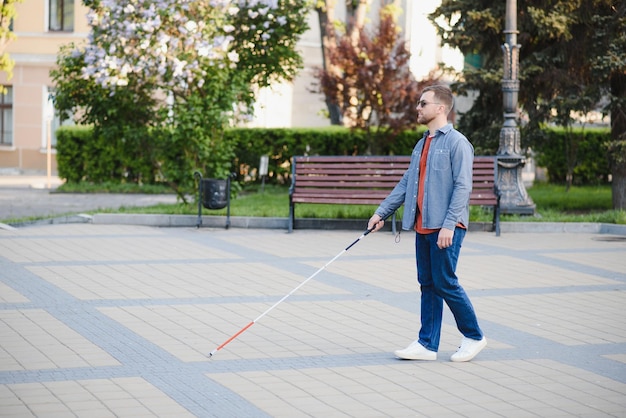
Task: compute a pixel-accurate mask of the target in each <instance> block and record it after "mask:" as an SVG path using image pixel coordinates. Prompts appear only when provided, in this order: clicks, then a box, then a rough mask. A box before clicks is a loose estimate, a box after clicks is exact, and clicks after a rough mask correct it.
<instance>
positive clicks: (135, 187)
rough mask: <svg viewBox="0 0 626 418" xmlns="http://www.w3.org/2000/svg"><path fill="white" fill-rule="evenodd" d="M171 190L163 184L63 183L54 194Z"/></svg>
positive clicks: (145, 192) (162, 191)
mask: <svg viewBox="0 0 626 418" xmlns="http://www.w3.org/2000/svg"><path fill="white" fill-rule="evenodd" d="M171 191H172V189H171V188H170V187H169V186H167V185H165V184H134V183H122V184H120V183H99V184H94V183H88V182H83V183H69V184H68V183H64V184H62V185H60V186H59V187H58V188H57V189H56V191H55V192H54V193H143V194H163V193H171Z"/></svg>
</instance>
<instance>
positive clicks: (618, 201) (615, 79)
mask: <svg viewBox="0 0 626 418" xmlns="http://www.w3.org/2000/svg"><path fill="white" fill-rule="evenodd" d="M611 95H612V96H613V97H614V102H613V103H614V104H613V106H612V107H611V146H610V150H609V159H610V161H611V176H612V177H613V180H612V184H613V185H612V187H611V188H612V192H613V209H616V210H620V209H621V210H626V106H624V99H625V98H626V72H621V73H620V72H614V73H613V74H611ZM615 99H617V100H615Z"/></svg>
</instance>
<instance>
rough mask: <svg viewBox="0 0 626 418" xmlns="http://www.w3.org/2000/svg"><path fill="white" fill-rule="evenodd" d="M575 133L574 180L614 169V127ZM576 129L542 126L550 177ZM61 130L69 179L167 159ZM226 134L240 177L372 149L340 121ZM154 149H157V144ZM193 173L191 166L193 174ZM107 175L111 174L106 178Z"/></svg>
mask: <svg viewBox="0 0 626 418" xmlns="http://www.w3.org/2000/svg"><path fill="white" fill-rule="evenodd" d="M423 132H424V131H423V129H420V130H418V131H410V132H405V133H403V134H401V135H400V136H398V137H396V138H395V139H394V141H393V142H391V141H390V142H389V143H387V144H383V145H382V146H381V148H382V149H383V150H384V153H385V154H393V155H408V154H410V153H411V151H412V150H413V147H414V146H415V143H416V142H417V141H418V140H419V138H421V136H422V134H423ZM573 134H575V135H578V137H576V138H578V139H577V142H576V144H577V145H576V153H575V158H576V159H577V160H576V167H575V169H574V184H597V183H603V182H606V181H607V179H608V175H609V172H610V169H609V162H608V159H607V149H606V144H607V143H608V142H609V140H610V132H609V130H608V129H585V130H580V131H576V130H574V131H573ZM568 135H570V136H569V139H568ZM571 135H572V132H569V133H568V132H566V131H565V130H564V129H559V128H549V129H545V130H544V131H543V132H542V139H541V140H538V141H535V142H536V144H535V146H534V149H533V151H534V153H535V157H536V159H537V163H538V165H540V166H542V167H546V168H547V169H548V173H549V179H550V181H551V182H554V183H563V182H564V181H565V176H566V172H567V162H566V161H567V160H566V157H565V155H566V154H565V149H566V144H568V141H571ZM57 136H58V143H57V163H58V170H59V176H60V177H61V178H63V179H65V180H66V181H67V182H79V181H94V182H97V181H105V180H108V181H114V182H115V181H122V182H123V181H133V179H129V178H126V177H124V176H123V173H124V172H125V171H126V172H128V171H129V170H132V171H133V172H143V173H152V172H153V171H154V168H153V167H154V166H158V165H159V164H163V163H164V162H163V161H158V162H156V164H155V163H154V162H151V161H150V159H149V158H146V157H141V158H137V157H138V156H139V155H140V154H144V155H149V154H150V152H147V150H146V149H143V150H142V151H143V152H142V153H139V152H137V151H136V152H135V153H134V154H133V153H132V152H130V153H131V155H126V156H125V155H124V154H127V153H129V151H128V144H125V146H124V148H121V147H119V146H115V144H108V143H105V142H104V141H103V140H102V139H98V138H94V137H93V132H92V129H91V128H88V127H64V128H61V129H60V130H59V131H58V132H57ZM152 137H153V140H154V142H157V141H158V140H157V138H159V137H160V136H159V135H158V132H153V133H152ZM221 140H222V141H225V142H226V143H228V144H229V146H230V147H232V148H233V149H235V150H236V152H235V155H236V157H235V160H234V161H233V162H232V170H233V171H234V172H236V173H237V175H238V180H239V181H240V182H247V181H256V180H258V175H257V173H256V169H257V168H258V166H259V161H260V158H261V156H262V155H268V156H269V175H268V178H267V179H266V181H267V182H269V183H279V184H284V183H288V182H289V181H290V170H291V167H290V162H291V157H292V156H294V155H365V154H367V149H368V138H367V137H366V136H365V134H364V133H362V132H353V131H351V130H349V129H346V128H341V127H328V128H293V129H291V128H277V129H270V128H234V129H228V130H227V131H225V132H224V134H223V138H222V139H221ZM470 140H471V138H470ZM145 142H149V141H145ZM569 143H571V142H569ZM169 146H171V145H169ZM169 146H168V147H169ZM143 148H146V147H145V146H144V147H143ZM155 149H158V147H157V146H156V145H155ZM170 154H171V153H170ZM133 155H134V156H136V157H133ZM156 155H161V158H170V156H169V154H168V153H167V152H163V151H161V152H159V153H158V154H156ZM178 158H180V156H179V157H178ZM131 163H132V165H133V166H132V167H131V166H130V165H131ZM144 166H145V167H144ZM129 167H130V168H129ZM192 175H193V173H191V172H190V173H189V176H190V178H191V176H192ZM107 176H108V177H110V178H108V179H107V178H106V177H107ZM159 180H167V179H158V177H157V176H153V177H150V175H149V174H146V175H144V176H143V179H142V181H143V182H144V183H154V182H157V181H159Z"/></svg>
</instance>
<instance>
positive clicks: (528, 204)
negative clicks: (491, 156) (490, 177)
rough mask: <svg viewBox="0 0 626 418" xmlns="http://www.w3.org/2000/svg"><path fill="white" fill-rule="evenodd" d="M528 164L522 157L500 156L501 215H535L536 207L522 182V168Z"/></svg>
mask: <svg viewBox="0 0 626 418" xmlns="http://www.w3.org/2000/svg"><path fill="white" fill-rule="evenodd" d="M525 163H526V161H525V159H524V158H523V157H521V156H519V157H518V156H506V157H500V156H498V178H497V179H496V182H497V184H498V190H499V191H500V213H507V214H515V215H534V214H535V209H536V205H535V204H534V203H533V201H532V199H531V198H530V197H529V196H528V193H526V188H525V187H524V182H523V181H522V168H523V167H524V164H525Z"/></svg>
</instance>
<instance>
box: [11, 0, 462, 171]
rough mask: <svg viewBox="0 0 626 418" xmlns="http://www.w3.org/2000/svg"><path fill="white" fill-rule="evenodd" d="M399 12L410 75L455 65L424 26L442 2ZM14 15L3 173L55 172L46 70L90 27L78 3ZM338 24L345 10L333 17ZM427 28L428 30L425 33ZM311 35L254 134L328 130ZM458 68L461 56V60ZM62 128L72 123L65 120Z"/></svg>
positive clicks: (54, 3)
mask: <svg viewBox="0 0 626 418" xmlns="http://www.w3.org/2000/svg"><path fill="white" fill-rule="evenodd" d="M397 3H398V4H397V5H398V6H399V7H400V8H401V9H402V10H403V11H404V12H403V14H402V15H401V16H400V22H399V23H400V25H401V26H402V28H403V30H404V34H405V36H406V38H407V41H408V42H409V45H410V48H411V52H412V53H413V55H414V58H413V63H412V68H413V71H414V73H415V74H416V76H417V77H418V79H419V78H421V76H425V75H427V74H428V73H429V72H430V70H431V69H432V68H434V67H435V66H436V65H437V64H438V63H439V62H442V61H446V62H448V63H449V64H450V63H451V65H455V64H454V63H455V60H456V61H458V60H459V54H456V55H455V53H454V51H446V50H444V49H442V48H441V47H440V46H439V45H440V43H439V41H438V39H437V36H436V34H435V31H434V28H432V25H430V24H429V23H428V21H427V17H426V16H427V15H428V14H429V13H430V12H432V11H433V10H434V9H435V7H436V6H437V4H438V3H439V0H429V1H424V2H412V1H410V0H409V1H407V0H397ZM371 4H372V7H371V9H370V12H369V13H370V21H372V22H375V21H376V16H377V15H378V7H377V4H378V2H377V1H375V0H373V1H371ZM16 7H17V13H18V16H17V17H16V18H15V19H14V22H13V31H14V33H15V35H16V36H17V38H16V40H14V41H12V42H11V43H10V44H9V45H8V47H7V52H9V54H10V56H11V58H12V59H13V60H14V61H15V68H14V70H13V77H12V78H11V79H7V76H6V74H4V73H1V74H0V84H2V85H4V86H5V87H6V88H7V92H6V94H4V95H0V174H3V173H10V174H14V173H29V172H45V171H46V170H49V171H52V172H53V173H54V172H56V159H55V158H54V157H55V143H56V138H55V130H56V129H57V128H58V127H59V126H60V125H61V121H60V120H59V118H58V117H57V116H56V115H55V114H54V111H53V106H52V100H51V98H52V97H53V96H52V94H53V85H52V80H51V78H50V70H51V69H53V68H54V66H55V63H56V56H57V53H58V51H59V49H60V48H61V46H62V45H65V44H69V43H71V42H74V43H77V44H79V43H81V42H84V41H85V40H86V37H87V34H88V31H89V28H88V25H87V20H86V14H87V11H88V10H87V9H86V8H85V7H84V6H83V5H82V2H81V1H80V0H24V1H23V2H22V3H19V4H17V6H16ZM336 17H337V18H338V19H342V18H343V16H342V11H341V10H339V9H338V10H337V16H336ZM429 25H430V26H429ZM309 26H310V28H311V29H310V30H309V31H308V32H307V33H305V34H304V36H302V38H301V39H300V41H299V49H300V51H301V52H302V55H303V57H304V68H303V70H302V71H301V72H300V74H299V75H298V77H297V78H296V79H295V80H294V81H293V82H291V83H283V84H278V85H276V86H273V87H272V88H267V89H263V90H261V91H260V92H259V95H258V101H257V105H256V108H255V110H256V112H255V117H254V119H253V120H252V122H251V123H250V126H255V127H319V126H328V124H329V121H328V119H327V118H326V117H324V116H323V112H324V110H325V109H326V107H325V103H324V99H323V97H322V95H321V94H317V93H314V92H313V90H314V88H313V84H314V82H315V78H314V76H313V73H314V70H315V68H317V67H321V65H322V50H321V38H320V30H319V23H318V17H317V14H316V13H315V12H312V13H311V14H310V16H309ZM460 62H461V65H462V57H461V58H460ZM63 123H64V124H67V123H71V121H64V122H63Z"/></svg>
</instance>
